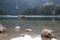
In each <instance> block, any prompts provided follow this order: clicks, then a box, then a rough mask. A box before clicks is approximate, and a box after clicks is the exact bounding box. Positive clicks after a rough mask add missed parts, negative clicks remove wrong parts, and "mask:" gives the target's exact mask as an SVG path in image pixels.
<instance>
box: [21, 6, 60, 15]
mask: <svg viewBox="0 0 60 40" xmlns="http://www.w3.org/2000/svg"><path fill="white" fill-rule="evenodd" d="M21 15H60V6H58V5H45V6H38V7H35V8H31V9H28V10H26V11H24V12H22V13H21Z"/></svg>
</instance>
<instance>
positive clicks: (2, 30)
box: [0, 25, 6, 33]
mask: <svg viewBox="0 0 60 40" xmlns="http://www.w3.org/2000/svg"><path fill="white" fill-rule="evenodd" d="M5 31H6V27H4V26H3V25H0V33H3V32H5Z"/></svg>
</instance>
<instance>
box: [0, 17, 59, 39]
mask: <svg viewBox="0 0 60 40" xmlns="http://www.w3.org/2000/svg"><path fill="white" fill-rule="evenodd" d="M45 19H46V20H45ZM0 24H2V25H3V26H5V27H7V32H5V33H3V34H0V40H10V39H11V38H14V37H19V36H21V34H29V35H32V36H33V37H35V36H36V35H40V32H41V31H42V30H43V29H45V28H47V29H52V30H54V35H55V37H56V38H60V21H59V20H55V19H54V18H51V19H49V18H48V19H47V18H44V19H41V20H40V19H39V18H37V19H36V18H34V19H33V18H31V19H30V18H29V19H27V18H25V19H18V18H6V19H5V20H4V19H3V20H0ZM17 25H19V26H21V27H22V30H21V31H20V32H16V31H14V30H12V29H14V27H15V26H17ZM27 28H29V29H32V30H33V32H25V31H23V29H27ZM4 35H8V36H4Z"/></svg>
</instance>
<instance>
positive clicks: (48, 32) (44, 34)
mask: <svg viewBox="0 0 60 40" xmlns="http://www.w3.org/2000/svg"><path fill="white" fill-rule="evenodd" d="M52 32H53V30H48V29H44V30H43V31H42V32H41V36H42V37H46V38H52V37H53V33H52Z"/></svg>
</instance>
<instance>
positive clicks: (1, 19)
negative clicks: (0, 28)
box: [0, 9, 7, 22]
mask: <svg viewBox="0 0 60 40" xmlns="http://www.w3.org/2000/svg"><path fill="white" fill-rule="evenodd" d="M0 15H7V12H6V11H5V10H3V9H0ZM5 19H6V18H1V16H0V21H1V22H3V21H4V20H5Z"/></svg>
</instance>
